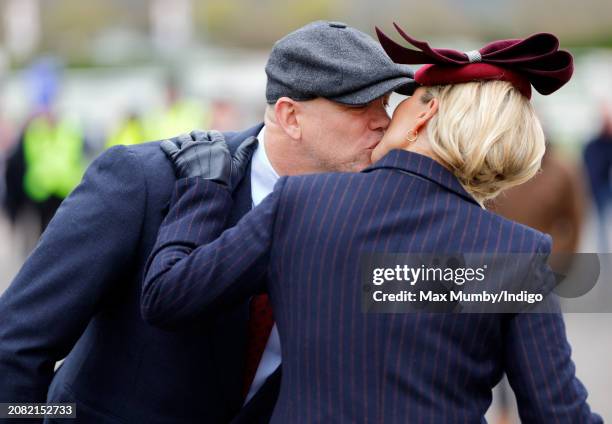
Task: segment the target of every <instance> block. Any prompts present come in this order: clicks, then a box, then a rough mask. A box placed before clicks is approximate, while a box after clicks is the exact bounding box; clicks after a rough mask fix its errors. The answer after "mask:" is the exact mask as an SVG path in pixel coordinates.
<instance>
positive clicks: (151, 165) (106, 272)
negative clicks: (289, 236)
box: [0, 125, 278, 424]
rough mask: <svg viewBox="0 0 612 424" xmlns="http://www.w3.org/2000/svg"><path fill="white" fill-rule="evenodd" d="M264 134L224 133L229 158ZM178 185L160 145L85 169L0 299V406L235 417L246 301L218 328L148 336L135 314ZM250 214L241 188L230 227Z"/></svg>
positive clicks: (116, 154)
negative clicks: (56, 405)
mask: <svg viewBox="0 0 612 424" xmlns="http://www.w3.org/2000/svg"><path fill="white" fill-rule="evenodd" d="M261 127H262V125H258V126H256V127H254V128H251V129H249V130H247V131H244V132H242V133H226V134H225V136H226V139H227V140H228V142H229V144H230V148H231V149H232V150H233V149H235V148H236V146H237V145H238V144H239V143H240V142H241V141H243V140H244V139H246V138H247V137H249V136H254V135H257V133H258V132H259V130H260V129H261ZM175 182H176V177H175V174H174V171H173V169H172V166H171V164H170V162H169V161H168V160H167V158H166V157H165V155H164V153H163V152H162V151H161V149H160V148H159V143H157V142H152V143H146V144H142V145H136V146H130V147H125V146H117V147H113V148H111V149H109V150H108V151H106V152H105V153H104V154H102V155H101V156H100V157H99V158H97V159H96V160H95V161H94V162H93V163H92V165H91V166H90V167H89V169H88V171H87V172H86V175H85V176H84V178H83V181H82V182H81V184H80V185H79V186H78V187H77V188H76V189H75V190H74V192H73V193H72V194H71V195H70V196H69V197H68V198H67V199H66V200H65V201H64V202H63V204H62V205H61V207H60V209H59V210H58V212H57V214H56V216H55V217H54V218H53V220H52V222H51V223H50V225H49V227H48V229H47V230H46V231H45V233H44V234H43V236H42V238H41V239H40V242H39V243H38V245H37V247H36V249H35V250H34V251H33V253H32V254H31V255H30V257H29V258H28V259H27V261H26V263H25V265H24V266H23V268H22V269H21V270H20V272H19V273H18V275H17V276H16V278H15V279H14V281H13V282H12V283H11V285H10V287H9V288H8V289H7V290H6V292H5V293H4V294H3V295H2V297H0V402H44V401H45V400H48V401H50V402H51V401H52V402H76V403H77V417H78V419H77V421H78V422H85V423H91V422H95V423H130V424H132V423H147V424H153V423H201V422H207V423H226V422H229V421H230V419H231V418H232V417H234V416H235V414H236V413H237V412H238V410H239V409H240V408H241V406H242V398H241V389H242V369H243V365H244V352H245V336H246V333H245V331H246V320H247V314H248V307H247V305H246V302H242V303H236V304H235V307H234V308H231V309H228V310H226V311H225V313H224V314H223V315H221V316H219V317H218V319H217V320H216V321H213V322H211V321H206V322H192V323H189V324H188V325H181V326H175V327H174V328H172V331H168V330H163V329H158V328H154V327H152V326H150V325H147V324H146V323H145V322H144V321H143V320H142V317H141V314H140V293H141V282H142V279H143V275H144V265H145V262H146V260H147V258H148V256H149V253H150V252H151V249H152V247H153V245H154V243H155V240H156V236H157V232H158V229H159V226H160V224H161V222H162V220H163V218H164V216H165V214H166V213H167V210H168V205H169V202H170V197H171V193H172V191H173V188H174V185H175ZM251 203H252V200H251V190H250V178H245V179H244V180H243V183H242V184H241V186H240V187H239V188H238V189H237V191H236V193H235V203H234V206H235V207H234V208H233V210H232V211H231V212H229V213H228V215H229V217H230V219H229V221H234V222H235V221H237V220H238V219H239V218H240V216H242V215H243V214H244V213H246V212H247V211H248V210H249V209H250V208H251ZM229 221H228V222H229ZM215 230H216V229H215ZM62 358H65V360H64V361H63V364H62V365H61V366H60V368H59V369H58V370H57V372H55V373H54V365H55V363H56V361H59V360H61V359H62ZM277 384H278V383H277ZM273 400H274V399H272V403H271V405H269V406H268V409H271V406H273ZM259 408H261V406H259ZM265 409H266V408H264V410H265ZM259 413H260V412H259ZM243 415H246V418H244V421H246V422H252V421H251V420H249V419H248V415H247V414H244V412H243ZM0 421H1V420H0ZM30 421H31V420H30ZM30 421H28V422H30Z"/></svg>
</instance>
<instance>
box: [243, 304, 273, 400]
mask: <svg viewBox="0 0 612 424" xmlns="http://www.w3.org/2000/svg"><path fill="white" fill-rule="evenodd" d="M249 309H250V313H249V328H248V334H247V351H246V365H245V371H244V384H243V390H242V392H243V395H244V397H245V398H246V396H247V394H248V393H249V389H250V387H251V383H252V382H253V379H254V378H255V373H256V372H257V367H258V366H259V361H260V360H261V356H262V355H263V352H264V350H265V348H266V344H267V343H268V338H269V337H270V332H271V331H272V327H273V326H274V316H273V314H272V305H271V304H270V299H269V297H268V295H267V294H259V295H257V296H253V298H252V299H251V304H250V308H249Z"/></svg>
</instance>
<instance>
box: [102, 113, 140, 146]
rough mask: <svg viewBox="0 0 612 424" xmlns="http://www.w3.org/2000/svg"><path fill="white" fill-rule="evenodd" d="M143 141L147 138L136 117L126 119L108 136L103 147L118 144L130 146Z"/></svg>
mask: <svg viewBox="0 0 612 424" xmlns="http://www.w3.org/2000/svg"><path fill="white" fill-rule="evenodd" d="M144 141H148V140H147V138H146V136H145V134H144V129H143V127H142V124H141V123H140V121H139V120H138V119H128V120H126V121H125V122H124V123H123V124H122V125H121V126H120V127H119V129H118V130H117V131H115V132H114V133H113V134H112V135H111V136H110V137H109V138H108V140H107V141H106V146H105V147H106V148H109V147H113V146H117V145H120V144H122V145H124V146H131V145H133V144H139V143H142V142H144Z"/></svg>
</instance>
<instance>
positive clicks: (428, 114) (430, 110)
mask: <svg viewBox="0 0 612 424" xmlns="http://www.w3.org/2000/svg"><path fill="white" fill-rule="evenodd" d="M436 113H438V99H437V98H435V97H434V98H433V99H431V100H430V101H428V102H427V104H425V105H424V106H423V110H422V111H421V113H419V114H418V116H417V119H416V121H415V124H414V130H415V131H417V132H420V131H421V129H423V127H424V126H425V125H427V123H428V122H429V120H430V119H431V118H433V117H434V116H435V115H436Z"/></svg>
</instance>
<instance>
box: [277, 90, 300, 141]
mask: <svg viewBox="0 0 612 424" xmlns="http://www.w3.org/2000/svg"><path fill="white" fill-rule="evenodd" d="M299 109H300V104H299V103H298V102H296V101H295V100H293V99H291V98H289V97H281V98H280V99H278V100H277V101H276V104H275V105H274V116H275V118H276V123H277V124H278V126H279V127H281V128H282V129H283V131H284V132H285V134H287V136H289V137H291V138H292V139H294V140H299V139H300V138H301V136H302V128H301V127H300V123H299V119H298V113H299Z"/></svg>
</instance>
